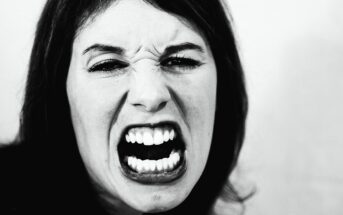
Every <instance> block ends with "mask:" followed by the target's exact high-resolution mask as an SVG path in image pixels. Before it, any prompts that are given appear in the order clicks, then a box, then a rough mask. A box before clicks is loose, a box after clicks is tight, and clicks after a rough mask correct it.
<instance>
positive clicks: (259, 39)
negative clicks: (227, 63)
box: [0, 0, 343, 215]
mask: <svg viewBox="0 0 343 215" xmlns="http://www.w3.org/2000/svg"><path fill="white" fill-rule="evenodd" d="M43 3H44V0H31V1H25V0H12V1H4V0H0V29H1V31H0V101H1V103H0V141H8V140H11V139H13V137H14V136H15V134H16V132H17V130H18V122H19V121H18V120H19V111H20V106H21V102H22V96H23V89H24V83H25V75H26V69H27V64H28V59H29V53H30V49H31V46H32V40H33V35H34V26H35V23H36V21H37V19H38V16H39V13H40V11H41V9H42V6H43ZM228 3H229V5H230V8H231V12H232V15H233V17H234V22H235V24H234V28H235V31H236V35H237V41H238V43H239V49H240V53H241V57H242V62H243V65H244V68H245V71H246V79H247V88H248V93H249V98H250V110H249V117H248V124H247V135H246V141H245V145H244V147H243V151H242V154H241V157H240V162H239V166H238V168H237V170H236V171H235V174H234V175H233V178H234V179H235V180H236V182H237V183H238V185H239V186H243V187H245V188H249V187H251V186H256V188H257V193H256V195H255V196H254V197H253V198H252V199H251V200H249V201H248V202H247V209H246V214H248V215H276V214H277V215H307V214H308V215H322V214H330V215H339V214H343V155H342V154H343V135H342V131H343V1H341V0H287V1H284V0H259V1H256V0H228ZM0 177H1V176H0Z"/></svg>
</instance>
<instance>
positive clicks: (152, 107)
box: [133, 101, 167, 112]
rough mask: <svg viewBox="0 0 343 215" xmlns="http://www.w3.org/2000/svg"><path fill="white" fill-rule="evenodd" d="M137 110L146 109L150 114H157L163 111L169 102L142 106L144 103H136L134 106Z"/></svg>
mask: <svg viewBox="0 0 343 215" xmlns="http://www.w3.org/2000/svg"><path fill="white" fill-rule="evenodd" d="M133 105H134V106H135V107H136V108H140V109H144V110H145V111H148V112H157V111H159V110H161V109H163V108H164V107H165V106H166V105H167V101H163V102H160V103H155V104H152V103H151V104H147V103H145V104H142V103H136V104H133Z"/></svg>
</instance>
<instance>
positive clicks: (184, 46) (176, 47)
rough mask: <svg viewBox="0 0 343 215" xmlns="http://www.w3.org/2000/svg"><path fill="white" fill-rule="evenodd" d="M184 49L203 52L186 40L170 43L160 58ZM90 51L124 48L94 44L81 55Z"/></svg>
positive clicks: (119, 53) (119, 49)
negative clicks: (184, 41)
mask: <svg viewBox="0 0 343 215" xmlns="http://www.w3.org/2000/svg"><path fill="white" fill-rule="evenodd" d="M185 50H196V51H199V52H201V53H204V49H203V48H202V47H201V46H199V45H196V44H194V43H190V42H186V43H181V44H178V45H172V46H168V47H167V48H166V49H165V50H164V52H163V54H162V56H161V57H162V58H163V57H165V56H169V55H172V54H175V53H177V52H181V51H185ZM90 51H101V52H111V53H115V54H118V55H123V53H124V49H123V48H121V47H118V46H111V45H103V44H94V45H92V46H90V47H88V48H86V49H85V50H84V51H83V52H82V55H84V54H86V53H87V52H90Z"/></svg>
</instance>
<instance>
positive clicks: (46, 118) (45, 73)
mask: <svg viewBox="0 0 343 215" xmlns="http://www.w3.org/2000/svg"><path fill="white" fill-rule="evenodd" d="M113 1H114V0H48V1H47V3H46V5H45V7H44V9H43V12H42V14H41V17H40V19H39V22H38V26H37V30H36V36H35V40H34V45H33V48H32V53H31V59H30V64H29V72H28V78H27V85H26V92H25V93H26V94H25V99H24V105H23V108H22V113H21V125H20V131H19V136H18V137H19V139H20V140H21V142H23V145H24V147H25V148H26V149H27V150H28V151H29V152H30V153H32V154H33V155H34V158H32V159H33V164H32V165H36V168H38V169H39V167H41V168H43V165H42V163H44V167H45V165H46V166H47V168H44V176H45V178H44V179H45V180H42V181H44V182H43V184H44V183H45V184H44V185H47V186H48V184H50V183H57V182H58V186H55V187H53V188H51V187H50V188H49V192H46V193H45V192H43V193H42V195H49V193H50V194H51V195H54V194H56V196H67V199H66V200H65V204H69V203H70V204H72V203H71V202H73V201H72V199H73V198H83V201H84V202H88V203H90V204H83V205H82V206H83V207H92V209H94V210H98V209H99V208H100V207H99V206H98V205H97V203H96V202H97V201H96V198H95V197H94V196H95V192H94V191H93V189H92V188H91V187H92V185H91V183H90V179H89V178H88V175H87V173H86V170H85V167H84V165H83V162H82V160H81V157H80V155H79V151H78V148H77V144H76V139H75V135H74V132H73V126H72V123H71V117H70V109H69V104H68V99H67V93H66V79H67V74H68V69H69V64H70V60H71V52H72V45H73V41H74V38H75V37H76V35H77V33H78V31H79V30H80V29H81V28H82V26H83V25H84V24H85V22H86V21H87V20H89V19H92V18H93V17H95V16H96V15H97V14H99V13H101V12H102V11H104V10H105V9H107V8H108V7H109V6H110V5H111V3H112V2H113ZM145 1H146V2H147V3H150V4H152V5H153V6H155V7H156V8H159V9H161V10H164V11H166V12H168V13H170V14H173V15H176V16H178V17H181V18H183V19H185V20H187V21H188V22H190V23H191V24H193V25H194V26H196V27H197V29H199V30H200V32H201V33H202V35H203V36H204V38H205V39H206V41H207V42H208V44H209V46H210V48H211V51H212V54H213V57H214V60H215V64H216V68H217V77H218V78H217V80H218V82H217V98H216V102H217V103H216V113H215V124H214V133H213V140H212V144H211V149H210V153H209V157H208V161H207V164H206V167H205V170H204V172H203V174H202V176H201V178H200V179H199V181H198V183H197V184H196V186H195V187H194V189H193V190H192V192H191V194H190V195H189V196H188V198H187V199H186V200H185V201H184V202H183V203H182V204H181V205H179V206H178V207H176V208H175V209H173V210H171V211H169V212H166V214H183V213H182V212H185V211H193V212H194V213H198V214H205V213H209V212H210V211H211V209H212V206H213V205H214V203H215V201H216V200H217V199H218V198H223V199H226V200H228V201H238V202H242V201H243V198H242V197H240V196H239V195H238V193H237V192H236V190H235V189H234V187H233V186H232V184H231V183H230V181H229V179H228V177H229V175H230V173H231V172H232V170H233V168H234V167H235V166H236V163H237V159H238V155H239V152H240V149H241V147H242V143H243V139H244V131H245V119H246V114H247V95H246V91H245V85H244V77H243V70H242V66H241V62H240V59H239V55H238V51H237V48H236V42H235V38H234V35H233V32H232V29H231V24H230V21H229V19H228V16H227V13H226V11H225V7H224V5H223V3H222V2H221V1H220V0H211V1H209V0H172V1H170V0H145ZM37 171H38V170H37ZM37 186H43V185H42V184H38V185H37ZM37 190H39V188H38V187H37ZM68 200H70V202H68ZM47 202H48V203H47V204H48V205H49V204H52V205H55V204H54V203H51V201H47ZM52 202H54V201H52ZM73 203H75V202H73ZM59 204H61V203H59ZM57 205H58V204H57ZM90 205H92V206H90ZM80 206H81V205H80ZM99 210H100V209H99Z"/></svg>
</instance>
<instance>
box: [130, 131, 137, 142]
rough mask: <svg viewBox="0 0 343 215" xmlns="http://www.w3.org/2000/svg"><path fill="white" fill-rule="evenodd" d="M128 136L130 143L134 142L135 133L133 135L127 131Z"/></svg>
mask: <svg viewBox="0 0 343 215" xmlns="http://www.w3.org/2000/svg"><path fill="white" fill-rule="evenodd" d="M129 138H130V142H131V143H135V142H136V135H134V134H133V132H129Z"/></svg>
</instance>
